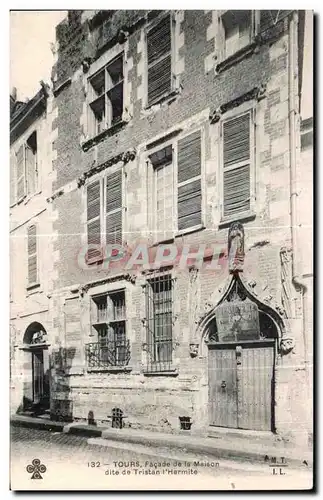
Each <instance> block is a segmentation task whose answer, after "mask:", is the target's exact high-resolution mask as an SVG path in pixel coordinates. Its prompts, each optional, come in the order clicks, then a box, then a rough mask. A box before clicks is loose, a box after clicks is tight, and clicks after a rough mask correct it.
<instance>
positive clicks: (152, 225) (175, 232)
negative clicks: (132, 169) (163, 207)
mask: <svg viewBox="0 0 323 500" xmlns="http://www.w3.org/2000/svg"><path fill="white" fill-rule="evenodd" d="M198 131H200V134H201V173H200V174H199V175H198V176H195V177H192V178H190V179H188V180H186V181H183V182H180V183H179V182H178V142H179V141H180V140H181V139H184V138H185V137H188V136H189V135H191V134H194V133H195V132H198ZM167 146H172V155H173V158H172V165H173V226H172V229H171V231H172V235H171V236H170V237H169V238H166V239H159V238H158V237H156V235H157V232H156V212H157V210H156V208H157V196H156V184H157V183H156V175H155V167H154V165H153V163H152V162H151V160H150V156H151V155H152V154H154V153H156V152H158V151H160V150H162V149H164V148H166V147H167ZM146 166H147V169H148V185H152V186H153V196H152V197H151V200H150V203H149V212H150V214H151V216H150V220H149V230H150V234H152V235H153V243H154V244H157V243H162V242H166V241H170V240H173V239H174V238H176V237H178V236H181V235H183V234H187V233H191V232H194V231H198V230H201V229H204V228H205V221H206V188H205V125H204V124H202V125H198V126H195V127H192V128H191V129H190V130H185V132H183V133H180V134H178V135H177V136H176V137H175V138H174V137H173V138H172V139H169V140H166V141H165V142H162V143H160V144H159V145H158V146H156V147H154V148H151V149H150V150H149V151H147V152H146ZM198 179H200V181H201V223H200V224H197V225H194V226H191V227H189V228H185V229H178V188H179V187H181V186H184V185H186V184H189V183H191V182H193V181H195V180H198Z"/></svg>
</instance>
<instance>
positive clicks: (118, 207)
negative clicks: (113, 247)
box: [105, 170, 122, 245]
mask: <svg viewBox="0 0 323 500" xmlns="http://www.w3.org/2000/svg"><path fill="white" fill-rule="evenodd" d="M105 205H106V206H105V218H106V243H107V244H113V243H117V244H118V245H121V244H122V171H121V170H119V171H118V172H115V173H114V174H111V175H109V176H107V178H106V203H105Z"/></svg>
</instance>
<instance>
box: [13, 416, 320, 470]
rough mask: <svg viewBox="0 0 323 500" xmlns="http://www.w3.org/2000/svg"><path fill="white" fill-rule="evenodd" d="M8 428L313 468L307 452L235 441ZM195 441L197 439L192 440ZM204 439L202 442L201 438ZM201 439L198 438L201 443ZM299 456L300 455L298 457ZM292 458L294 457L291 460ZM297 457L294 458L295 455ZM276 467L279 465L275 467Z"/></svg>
mask: <svg viewBox="0 0 323 500" xmlns="http://www.w3.org/2000/svg"><path fill="white" fill-rule="evenodd" d="M11 425H13V426H20V427H29V428H33V429H40V430H47V431H52V432H53V431H56V432H64V433H66V434H72V435H78V436H84V437H101V438H102V439H106V440H110V441H116V442H123V443H130V444H140V445H145V446H147V447H149V448H152V449H153V448H162V447H163V448H165V447H167V448H173V449H178V450H180V451H182V452H193V453H196V454H203V453H204V454H206V455H210V456H212V457H214V458H222V459H229V460H236V461H243V462H246V461H248V462H252V463H255V462H256V463H262V464H263V463H264V460H265V456H266V455H267V457H268V460H270V458H271V457H277V459H278V460H279V459H280V458H281V457H282V456H284V457H285V458H286V459H287V461H288V464H290V465H295V466H300V465H302V466H303V467H304V460H306V461H307V464H308V466H309V467H310V466H311V465H312V460H313V458H312V453H311V452H309V451H306V452H302V451H301V450H298V449H296V450H294V449H289V450H288V449H285V448H282V447H277V448H274V447H269V446H268V447H267V446H266V445H263V449H262V450H261V451H255V450H247V449H244V450H243V449H239V445H241V446H245V445H246V442H242V441H240V443H239V442H238V441H237V443H236V447H235V448H234V449H232V448H228V447H226V446H225V445H223V443H221V442H219V441H217V439H216V438H214V437H212V438H209V439H210V440H212V441H214V443H213V442H212V443H211V442H210V443H208V444H206V443H203V442H192V441H189V439H188V438H187V437H184V436H181V435H173V434H172V435H165V434H161V435H158V434H157V433H156V435H152V433H149V435H146V436H145V434H144V432H143V433H140V432H138V431H133V430H132V431H131V432H129V431H127V430H121V429H110V428H109V429H107V428H104V427H96V426H94V425H86V424H81V423H73V422H72V423H69V424H67V423H66V422H55V421H46V420H44V419H41V418H37V417H26V416H24V415H13V416H12V417H11ZM195 439H196V438H195ZM204 439H205V438H204ZM202 440H203V438H201V441H202ZM300 453H302V455H299V454H300ZM293 454H294V456H293ZM296 454H297V455H298V456H295V455H296ZM277 467H278V465H277Z"/></svg>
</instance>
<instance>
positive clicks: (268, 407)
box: [206, 276, 278, 431]
mask: <svg viewBox="0 0 323 500" xmlns="http://www.w3.org/2000/svg"><path fill="white" fill-rule="evenodd" d="M207 331H208V335H207V337H206V343H207V346H208V379H209V423H210V425H212V426H219V427H228V428H236V429H253V430H261V431H274V429H275V423H274V422H275V416H274V390H275V380H274V374H275V369H274V368H275V357H276V344H277V342H276V340H277V337H278V332H277V327H276V324H275V322H274V321H273V319H272V318H271V317H270V315H269V314H268V312H266V311H265V310H262V309H261V307H259V304H257V303H255V302H254V301H252V300H251V299H250V297H248V295H247V293H246V291H245V289H244V287H243V285H242V282H241V280H240V278H239V277H238V276H235V277H233V279H232V284H231V286H230V291H229V293H228V294H227V295H226V297H225V298H224V300H223V301H222V302H221V303H220V305H219V306H218V307H217V308H216V309H215V311H214V315H213V318H212V320H210V322H209V324H208V326H207Z"/></svg>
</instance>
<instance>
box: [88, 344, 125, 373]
mask: <svg viewBox="0 0 323 500" xmlns="http://www.w3.org/2000/svg"><path fill="white" fill-rule="evenodd" d="M85 353H86V360H87V365H88V367H89V368H103V369H104V368H109V367H115V366H120V367H122V366H127V365H128V363H129V361H130V342H129V339H122V340H105V339H102V340H101V341H100V342H91V343H90V344H86V346H85Z"/></svg>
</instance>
